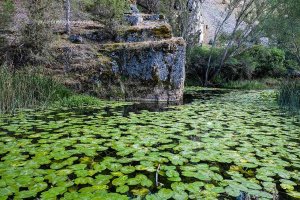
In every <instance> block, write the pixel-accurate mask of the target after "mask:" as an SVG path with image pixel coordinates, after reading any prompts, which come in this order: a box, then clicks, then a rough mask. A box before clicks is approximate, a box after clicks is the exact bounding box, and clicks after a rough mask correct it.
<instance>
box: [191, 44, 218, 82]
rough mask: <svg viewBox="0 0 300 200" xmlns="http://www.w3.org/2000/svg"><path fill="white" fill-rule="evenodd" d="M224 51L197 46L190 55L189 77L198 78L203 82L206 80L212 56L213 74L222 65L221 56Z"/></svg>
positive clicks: (211, 66)
mask: <svg viewBox="0 0 300 200" xmlns="http://www.w3.org/2000/svg"><path fill="white" fill-rule="evenodd" d="M221 52H222V49H220V48H213V49H212V48H209V47H207V46H196V47H193V48H192V49H190V50H189V53H188V67H187V73H188V76H192V78H194V77H193V76H195V75H196V76H197V77H198V78H200V80H201V81H203V80H204V79H205V73H206V69H207V64H208V61H209V58H210V55H211V65H210V68H211V70H210V71H211V72H213V71H214V70H215V69H216V68H217V66H218V65H219V63H220V54H221Z"/></svg>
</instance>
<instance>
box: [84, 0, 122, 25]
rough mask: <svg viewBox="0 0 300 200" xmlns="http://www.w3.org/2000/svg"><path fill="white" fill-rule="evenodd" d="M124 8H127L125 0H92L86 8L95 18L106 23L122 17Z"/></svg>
mask: <svg viewBox="0 0 300 200" xmlns="http://www.w3.org/2000/svg"><path fill="white" fill-rule="evenodd" d="M126 9H128V2H127V0H93V1H90V2H89V3H88V5H87V10H88V11H89V12H91V13H92V14H93V15H94V18H95V19H96V20H99V21H102V22H106V23H108V22H111V21H113V20H120V19H122V17H123V15H124V13H125V11H126ZM107 21H108V22H107Z"/></svg>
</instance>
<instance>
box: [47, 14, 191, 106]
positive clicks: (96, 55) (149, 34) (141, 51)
mask: <svg viewBox="0 0 300 200" xmlns="http://www.w3.org/2000/svg"><path fill="white" fill-rule="evenodd" d="M134 18H137V19H134ZM125 19H127V20H129V21H132V20H133V21H134V23H133V22H130V23H129V24H131V25H128V26H124V27H123V28H122V29H121V30H119V31H118V32H117V34H116V36H114V37H109V35H108V36H106V35H105V34H104V32H103V31H101V30H102V29H101V26H99V25H95V24H92V25H91V24H89V25H86V26H85V25H84V24H80V25H78V26H80V27H78V28H77V29H75V30H74V31H73V36H71V37H67V36H66V37H65V38H63V39H62V40H61V41H60V42H57V43H56V44H54V47H55V49H56V50H57V52H58V55H59V59H58V60H59V61H60V63H62V65H61V66H59V67H57V68H56V69H54V67H53V66H51V67H50V68H51V69H49V73H52V74H53V73H55V74H56V76H61V79H60V80H63V81H64V83H65V84H66V85H68V86H70V87H72V88H74V89H76V90H79V91H80V92H89V93H93V94H95V95H97V96H101V97H106V98H107V97H109V98H113V99H119V98H122V99H127V100H151V101H180V100H181V99H182V96H183V89H184V80H185V53H186V44H185V41H184V40H183V39H182V38H174V37H173V36H172V31H171V27H170V25H169V24H167V23H166V22H165V19H164V17H163V16H161V15H148V14H140V13H136V12H135V13H132V14H128V15H126V16H125ZM73 25H74V24H73ZM74 26H76V25H74ZM73 29H74V28H73ZM76 30H80V31H76ZM62 41H63V42H62Z"/></svg>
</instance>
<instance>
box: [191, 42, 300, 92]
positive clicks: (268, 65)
mask: <svg viewBox="0 0 300 200" xmlns="http://www.w3.org/2000/svg"><path fill="white" fill-rule="evenodd" d="M222 52H223V49H222V48H213V49H211V48H209V47H206V46H203V47H194V48H192V49H191V50H190V52H189V54H188V75H192V76H195V74H197V76H198V77H200V78H201V79H202V81H203V79H204V76H205V73H206V69H207V67H208V61H209V58H210V59H211V62H210V70H209V71H210V74H209V75H211V74H214V71H216V70H217V68H218V66H219V64H220V57H221V55H222ZM294 64H295V62H293V61H286V60H285V52H284V51H283V50H281V49H278V48H275V47H265V46H261V45H256V46H253V47H251V48H249V49H247V50H246V51H244V52H243V53H241V54H239V55H235V56H233V57H230V58H228V59H226V62H225V63H224V67H223V68H222V69H221V73H220V74H219V75H218V76H216V77H215V79H214V80H213V81H214V82H215V83H221V84H222V83H224V82H228V81H236V80H251V79H252V78H266V77H280V76H283V75H285V74H286V73H287V67H288V66H290V65H293V66H294ZM296 66H297V65H295V66H294V68H293V69H295V68H297V67H296ZM231 84H232V83H230V84H229V85H228V86H229V87H234V85H231ZM246 85H248V86H249V87H251V86H250V85H253V86H254V87H258V83H257V84H254V82H249V83H247V84H245V87H246V88H247V87H248V86H246ZM255 85H256V86H255ZM261 87H263V86H261Z"/></svg>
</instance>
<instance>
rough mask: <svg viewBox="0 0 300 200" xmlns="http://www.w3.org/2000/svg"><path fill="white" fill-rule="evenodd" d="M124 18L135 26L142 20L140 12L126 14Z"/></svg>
mask: <svg viewBox="0 0 300 200" xmlns="http://www.w3.org/2000/svg"><path fill="white" fill-rule="evenodd" d="M125 20H126V21H127V22H128V23H129V24H130V25H131V26H136V25H138V24H140V23H142V22H143V17H142V16H141V15H140V14H132V15H126V16H125Z"/></svg>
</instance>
